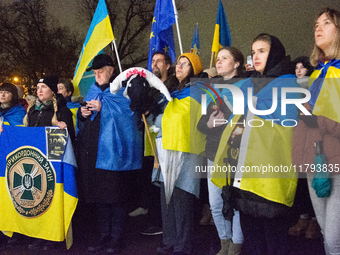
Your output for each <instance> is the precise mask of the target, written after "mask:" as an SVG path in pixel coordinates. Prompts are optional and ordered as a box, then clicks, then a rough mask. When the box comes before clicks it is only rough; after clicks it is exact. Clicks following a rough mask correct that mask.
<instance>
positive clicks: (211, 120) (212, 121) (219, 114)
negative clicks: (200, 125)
mask: <svg viewBox="0 0 340 255" xmlns="http://www.w3.org/2000/svg"><path fill="white" fill-rule="evenodd" d="M216 113H217V114H216ZM215 115H216V116H215ZM215 120H224V113H223V112H221V111H214V112H213V113H212V114H211V115H210V117H209V120H208V122H207V126H208V128H214V127H219V126H222V125H223V122H222V121H218V122H217V123H216V122H215Z"/></svg>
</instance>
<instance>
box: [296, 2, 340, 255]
mask: <svg viewBox="0 0 340 255" xmlns="http://www.w3.org/2000/svg"><path fill="white" fill-rule="evenodd" d="M314 37H315V44H314V50H313V53H312V55H311V63H312V65H314V66H316V68H315V71H314V72H313V73H312V75H311V79H310V83H311V85H310V87H309V91H310V92H311V99H310V100H309V102H308V103H306V104H305V107H306V108H307V109H309V110H310V112H311V113H312V115H304V114H303V113H300V114H299V119H300V121H299V123H298V125H297V126H296V128H295V130H294V140H293V149H292V158H293V164H297V165H299V166H301V167H302V168H301V169H300V170H301V171H303V172H306V173H307V182H308V188H309V194H310V197H311V200H312V204H313V208H314V211H315V215H316V219H317V221H318V223H319V225H320V228H321V233H322V234H323V238H324V246H325V251H326V254H340V217H339V213H338V211H339V207H340V199H339V198H340V175H339V174H338V173H339V172H340V171H339V165H340V110H339V109H340V82H339V78H340V12H339V11H338V10H334V9H329V8H327V9H324V10H322V11H321V12H320V13H319V16H318V18H317V20H316V23H315V31H314ZM320 155H323V158H324V159H323V162H322V163H323V166H322V171H323V174H324V176H323V178H322V179H320V178H318V177H317V176H316V173H315V168H318V167H317V165H315V164H316V161H315V159H317V158H319V157H321V156H320ZM307 166H312V168H313V166H314V168H313V169H314V170H313V169H311V168H308V169H307ZM320 180H322V181H323V183H324V187H326V189H319V188H318V182H319V181H320Z"/></svg>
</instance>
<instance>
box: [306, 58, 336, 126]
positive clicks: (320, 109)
mask: <svg viewBox="0 0 340 255" xmlns="http://www.w3.org/2000/svg"><path fill="white" fill-rule="evenodd" d="M339 78H340V60H337V59H332V60H330V61H328V62H325V63H322V62H319V64H318V66H317V67H316V69H315V71H314V72H313V73H312V75H311V76H310V80H309V82H313V83H312V84H311V86H310V88H309V90H310V92H311V99H310V100H309V105H310V106H311V109H312V111H313V114H315V115H317V116H319V115H322V116H325V117H327V118H329V119H331V120H334V121H336V122H338V123H340V110H339V109H340V103H339V97H340V87H339Z"/></svg>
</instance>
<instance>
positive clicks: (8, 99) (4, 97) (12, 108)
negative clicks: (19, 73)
mask: <svg viewBox="0 0 340 255" xmlns="http://www.w3.org/2000/svg"><path fill="white" fill-rule="evenodd" d="M25 114H26V111H25V108H24V107H23V106H22V105H20V104H19V96H18V89H17V87H16V86H15V85H13V84H12V83H3V84H1V86H0V120H1V119H2V120H1V121H0V129H1V130H2V126H1V123H4V124H6V125H22V124H23V119H24V117H25ZM1 130H0V131H1Z"/></svg>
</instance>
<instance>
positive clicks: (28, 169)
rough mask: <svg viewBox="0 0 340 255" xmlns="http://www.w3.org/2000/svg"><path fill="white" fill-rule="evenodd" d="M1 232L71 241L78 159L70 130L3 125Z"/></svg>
mask: <svg viewBox="0 0 340 255" xmlns="http://www.w3.org/2000/svg"><path fill="white" fill-rule="evenodd" d="M3 129H4V131H3V132H2V133H1V136H0V151H1V153H0V204H1V206H0V215H1V217H0V231H3V232H5V233H6V234H7V235H11V234H12V232H16V233H21V234H23V235H27V236H30V237H34V238H40V239H46V240H51V241H63V240H65V239H66V244H67V248H70V247H71V245H72V224H71V220H72V217H73V213H74V211H75V209H76V206H77V203H78V196H77V187H76V169H77V164H76V160H75V157H74V152H73V148H72V143H71V140H70V138H69V136H68V134H67V132H66V129H63V130H62V129H59V128H57V127H17V126H5V125H4V126H3Z"/></svg>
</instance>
